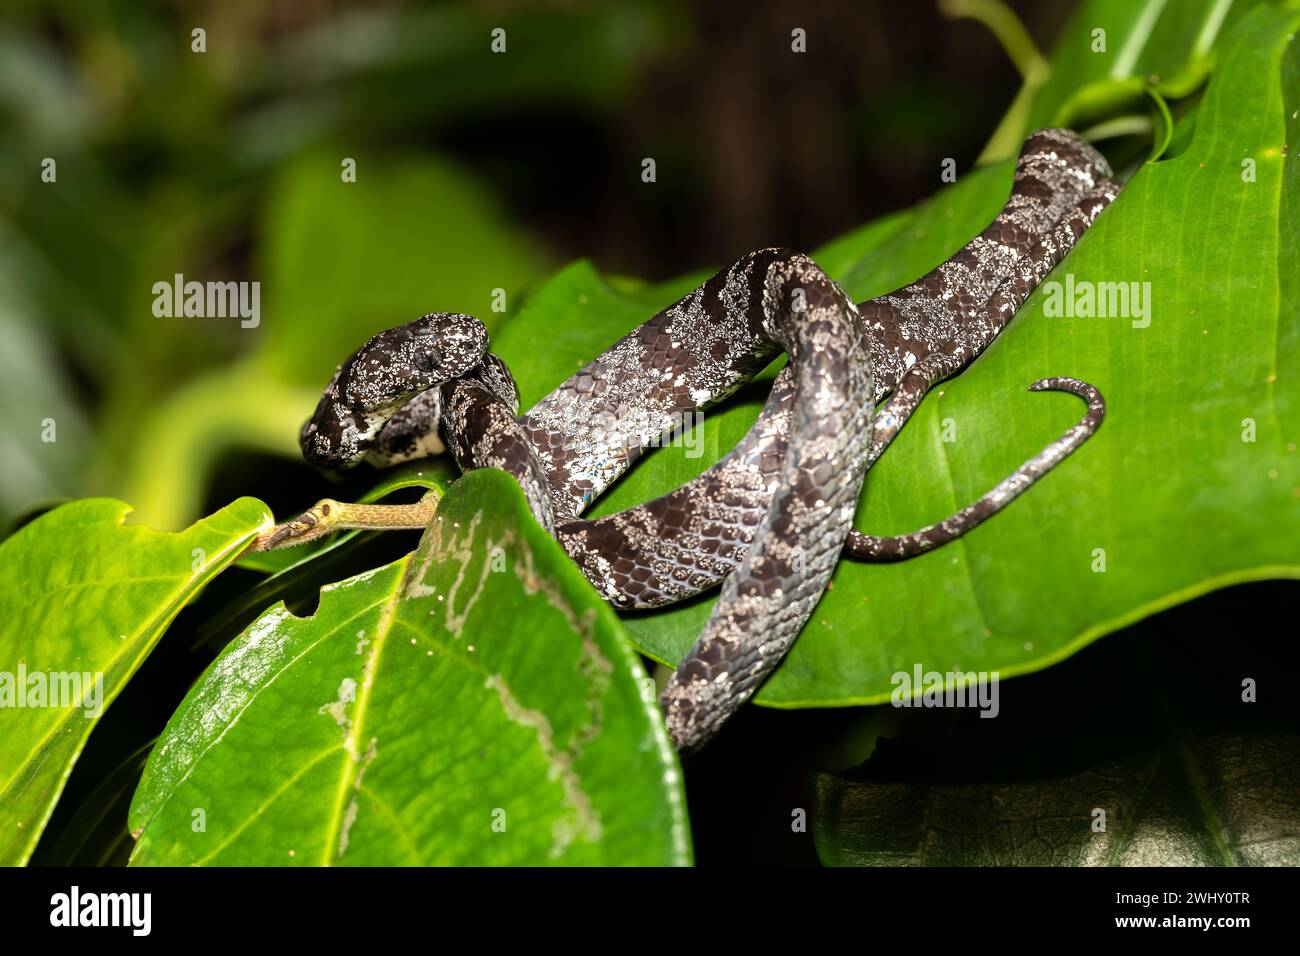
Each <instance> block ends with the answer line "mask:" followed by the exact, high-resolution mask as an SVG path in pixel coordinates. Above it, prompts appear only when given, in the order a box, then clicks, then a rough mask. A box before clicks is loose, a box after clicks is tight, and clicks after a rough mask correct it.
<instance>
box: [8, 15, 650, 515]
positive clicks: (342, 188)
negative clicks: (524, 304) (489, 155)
mask: <svg viewBox="0 0 1300 956" xmlns="http://www.w3.org/2000/svg"><path fill="white" fill-rule="evenodd" d="M272 6H273V7H274V9H272ZM673 15H674V14H673V8H672V7H671V6H665V5H661V4H655V5H651V4H645V3H634V4H621V5H619V6H617V7H610V8H601V7H596V6H591V7H586V6H579V7H567V6H566V7H554V8H549V9H531V10H530V9H522V8H514V7H504V8H502V7H496V6H484V7H476V6H466V5H438V6H434V7H431V8H422V7H403V6H401V5H395V4H394V5H380V6H376V7H373V8H364V9H352V10H344V11H342V12H338V13H335V12H333V11H328V10H323V9H321V8H319V7H317V6H316V5H313V4H304V3H294V4H279V5H264V4H259V3H251V2H239V3H221V4H218V3H200V4H192V5H185V6H183V7H182V6H179V5H176V6H173V5H169V4H158V3H139V2H135V0H116V2H106V3H97V4H91V5H86V4H80V3H75V2H66V3H54V4H37V3H19V4H16V5H13V6H12V8H11V9H10V10H8V11H7V13H6V20H5V21H4V22H3V24H0V187H2V188H0V331H3V333H4V334H5V341H6V348H5V349H4V350H3V351H2V352H0V398H2V399H3V409H4V412H3V416H2V417H0V429H2V431H0V455H3V458H0V468H3V471H4V474H5V481H4V483H3V485H2V486H0V488H2V489H3V490H2V491H0V518H9V519H12V518H14V517H17V516H20V515H22V514H23V513H25V512H28V511H30V510H31V509H32V508H33V507H37V506H39V505H40V504H41V503H42V502H47V501H49V500H52V499H56V498H58V497H63V496H72V495H77V494H84V493H88V492H94V493H117V494H122V495H124V496H125V497H127V498H128V500H130V501H132V503H133V504H134V505H135V508H136V511H137V513H138V517H139V518H140V519H142V520H147V521H149V522H150V523H152V524H154V525H155V526H157V527H161V528H170V527H179V526H181V525H183V524H185V523H186V522H187V521H188V520H190V519H191V518H193V517H194V516H195V515H196V514H197V513H198V512H199V511H200V510H201V508H202V506H203V503H204V495H205V488H206V486H207V483H208V481H209V479H210V471H211V469H212V468H213V467H214V466H215V464H216V463H217V462H219V461H220V460H221V459H222V457H223V456H224V455H226V454H227V453H228V452H229V451H230V450H231V449H232V448H235V447H247V448H253V449H257V450H259V451H264V452H270V453H274V454H277V455H285V456H295V455H296V453H297V449H296V435H297V428H298V425H299V424H300V423H301V421H302V419H303V418H304V417H305V415H306V413H307V412H308V411H309V410H310V408H311V406H312V405H313V404H314V401H315V396H316V395H317V394H318V393H319V389H320V387H321V386H322V385H323V384H324V380H325V379H326V378H327V377H328V375H329V374H330V372H331V371H332V369H333V366H334V364H335V363H337V361H338V360H339V359H340V358H341V357H342V356H344V355H346V354H347V352H348V351H349V350H350V349H351V348H355V347H356V346H357V345H358V344H360V342H361V341H363V340H364V338H365V337H366V336H367V335H368V334H370V333H372V332H374V331H377V330H379V329H381V328H384V327H388V326H391V325H394V324H396V323H398V322H401V321H406V320H409V319H410V318H413V317H415V316H416V315H419V314H421V313H423V312H425V311H428V310H429V309H430V308H434V307H437V308H443V309H461V310H466V311H471V312H473V313H474V314H477V315H479V316H480V317H483V318H484V319H485V320H487V321H488V322H489V324H491V320H492V319H493V318H499V317H500V316H497V315H494V313H493V312H492V311H491V301H492V294H493V290H494V289H497V288H500V289H504V290H505V293H506V302H507V305H508V307H509V308H512V307H513V306H514V303H515V299H516V295H517V293H519V292H520V291H521V290H523V289H525V288H526V287H527V285H528V284H529V283H530V282H531V281H533V280H534V279H535V278H537V277H538V276H540V275H541V274H543V272H544V271H546V269H547V268H548V267H549V266H551V265H553V263H551V262H549V261H548V258H547V256H546V255H545V254H544V253H543V252H542V249H541V245H540V243H539V242H538V241H537V240H535V239H534V238H532V237H530V236H529V235H528V233H527V232H526V231H525V230H523V229H522V228H520V227H519V226H518V225H517V224H514V223H511V222H509V221H507V220H506V218H505V217H504V216H503V213H502V212H501V209H500V207H499V204H498V202H497V201H496V200H495V199H494V197H493V196H492V195H491V193H490V191H489V190H488V189H486V188H485V186H484V185H483V183H482V182H481V181H480V179H479V177H478V176H477V175H476V174H475V172H474V171H473V170H472V169H468V168H464V167H463V166H462V165H459V164H458V163H457V162H455V161H454V160H452V159H449V158H448V157H447V156H446V155H444V154H442V153H441V152H440V151H439V148H438V145H437V143H438V134H439V131H440V130H441V129H443V128H444V127H445V126H446V125H447V124H453V123H456V122H458V121H460V120H461V119H463V118H464V117H465V116H467V115H473V116H474V117H475V118H476V119H477V120H478V121H490V119H491V116H492V115H493V114H494V113H496V114H500V115H514V114H516V113H518V112H519V111H520V110H528V109H530V108H534V107H540V106H549V107H552V108H560V109H563V110H566V111H576V112H581V113H591V114H594V115H604V114H608V112H609V111H611V110H613V109H615V108H616V107H617V105H618V103H619V102H620V98H621V97H622V96H624V95H625V92H626V89H627V86H628V83H629V80H630V78H631V77H632V76H633V75H634V74H635V72H636V71H637V69H638V68H639V67H640V65H641V64H643V63H644V62H645V60H646V59H647V57H649V56H651V55H652V54H654V53H656V52H657V51H659V50H660V49H661V48H662V46H663V44H664V43H665V42H666V41H665V38H666V36H668V35H669V33H670V30H669V26H668V25H669V23H670V21H671V19H672V17H673ZM196 26H201V27H202V28H203V29H205V30H206V52H205V53H201V54H200V53H195V52H192V51H191V29H192V28H194V27H196ZM498 26H499V27H502V28H504V29H505V30H506V31H507V37H508V38H509V42H510V44H511V45H510V47H509V49H510V54H511V55H510V56H507V57H494V56H493V54H492V53H491V52H490V50H489V42H490V31H491V30H492V29H493V28H494V27H498ZM556 49H562V50H564V53H565V55H564V56H563V57H556V56H555V55H554V51H555V50H556ZM503 135H504V134H503ZM46 157H50V158H53V159H54V160H55V161H56V163H57V166H56V177H57V178H56V180H55V182H53V183H47V182H42V180H41V178H40V173H41V169H42V161H43V160H44V159H45V158H46ZM344 157H351V158H353V159H355V160H356V162H357V181H356V182H355V183H344V182H343V181H342V177H341V175H340V173H341V167H340V164H341V162H342V159H343V158H344ZM177 273H180V274H183V275H184V276H185V277H186V279H187V280H198V281H208V280H223V281H224V280H240V281H257V282H260V283H261V285H262V288H261V322H260V324H259V326H258V327H257V328H250V329H243V328H241V327H240V324H239V322H238V321H235V320H230V319H211V318H208V319H203V318H157V317H155V316H154V315H153V312H152V306H153V293H152V287H153V284H154V283H155V282H159V281H169V280H170V279H171V277H172V276H173V275H175V274H177ZM509 308H508V309H507V313H508V311H509ZM46 419H53V421H54V423H55V432H54V437H55V439H56V440H55V441H53V442H49V441H46V440H42V429H43V425H42V423H43V422H44V421H45V420H46ZM45 437H47V438H48V430H46V436H45ZM249 490H256V489H254V488H252V487H250V488H249Z"/></svg>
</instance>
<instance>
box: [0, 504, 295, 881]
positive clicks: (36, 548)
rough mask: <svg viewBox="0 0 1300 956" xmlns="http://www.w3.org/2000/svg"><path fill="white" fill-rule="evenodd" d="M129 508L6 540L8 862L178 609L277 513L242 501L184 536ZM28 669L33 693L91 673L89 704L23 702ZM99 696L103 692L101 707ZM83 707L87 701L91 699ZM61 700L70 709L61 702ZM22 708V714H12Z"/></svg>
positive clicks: (3, 740) (1, 646)
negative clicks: (152, 525)
mask: <svg viewBox="0 0 1300 956" xmlns="http://www.w3.org/2000/svg"><path fill="white" fill-rule="evenodd" d="M129 510H130V508H129V506H127V505H126V504H124V503H122V502H120V501H113V500H111V499H108V498H90V499H86V500H83V501H77V502H73V503H72V504H67V505H64V506H63V507H61V508H56V509H55V510H54V511H51V512H50V513H49V514H46V515H43V516H42V517H40V518H38V519H37V520H36V521H33V522H32V523H31V524H29V525H27V526H26V527H24V528H23V529H22V530H21V531H19V532H18V533H17V534H15V535H14V536H13V537H12V538H10V539H9V540H7V541H5V542H4V544H0V620H3V621H4V630H3V633H0V670H2V671H3V673H2V674H0V693H2V692H3V691H4V688H5V682H6V678H7V680H8V681H11V682H13V683H9V684H8V692H9V694H10V695H13V696H10V697H8V698H4V697H0V699H3V700H4V701H5V704H4V706H5V709H4V710H2V711H0V864H16V863H22V862H24V861H25V860H26V859H27V857H28V856H30V855H31V852H32V848H33V847H34V846H35V845H36V840H37V838H39V836H40V834H41V830H42V828H43V827H44V826H45V823H46V821H47V820H48V819H49V815H50V813H51V811H52V810H53V809H54V803H55V801H56V800H57V799H58V797H59V794H60V793H61V792H62V790H63V785H64V782H65V781H66V780H67V778H68V774H70V773H71V772H72V767H73V764H74V763H76V760H77V757H78V756H79V755H80V754H81V749H82V747H83V746H85V743H86V738H87V737H89V736H90V731H91V729H92V728H93V727H94V726H95V723H96V722H97V720H98V718H99V716H100V714H101V713H102V710H103V708H104V707H107V706H108V705H109V704H110V703H112V701H113V699H114V698H115V697H117V695H118V693H119V692H120V691H121V690H122V688H123V687H124V686H125V684H126V682H127V681H128V680H129V679H130V678H131V675H133V674H134V673H135V671H136V669H137V668H138V667H139V666H140V664H141V663H142V662H143V661H144V659H145V658H146V657H147V656H148V654H149V652H150V651H151V650H152V649H153V647H154V644H156V643H157V641H158V638H159V637H160V636H161V635H162V633H163V631H164V630H166V628H167V625H168V624H169V623H170V622H171V620H172V618H174V617H175V616H176V614H177V612H179V611H180V609H181V608H182V607H184V606H185V604H186V602H188V601H189V600H190V599H191V598H192V597H193V596H194V595H195V594H196V593H197V592H198V591H199V589H200V588H202V587H203V585H204V584H206V583H207V582H208V581H209V580H211V579H212V578H213V577H214V576H215V575H216V574H217V573H218V572H219V571H221V569H222V568H224V567H226V565H228V564H230V562H232V561H233V560H234V559H235V558H236V557H237V556H238V554H239V552H240V551H241V550H243V548H244V546H245V545H246V544H247V543H248V542H249V541H250V540H251V539H252V537H253V536H254V535H255V534H256V533H257V532H258V531H259V530H260V529H261V528H263V527H264V526H266V525H267V524H268V523H269V522H270V520H271V516H270V515H269V514H268V513H267V510H266V508H265V507H264V506H263V505H262V504H261V502H258V501H255V500H253V499H251V498H241V499H240V500H238V501H236V502H235V503H234V504H232V505H230V506H229V507H227V508H224V509H222V510H221V511H219V512H217V513H216V514H214V515H212V516H211V517H209V518H205V519H204V520H203V521H200V522H198V523H197V524H195V525H194V526H193V527H191V528H189V529H187V530H186V531H184V532H182V533H179V534H163V533H159V532H156V531H151V530H149V529H148V528H145V527H142V526H140V525H124V524H123V523H122V519H123V517H125V515H126V513H127V512H128V511H129ZM20 668H21V669H22V671H24V672H25V673H26V675H27V682H32V680H33V678H34V677H35V676H36V675H45V678H44V679H43V680H42V679H39V678H38V679H37V680H36V681H35V682H34V683H30V684H29V687H28V689H29V690H34V689H36V688H37V687H38V686H39V685H40V684H42V683H44V684H46V685H48V686H49V687H53V686H54V684H53V681H52V680H50V678H49V675H50V674H51V673H54V674H57V675H60V678H59V679H60V681H62V680H63V679H64V676H63V675H69V676H68V677H67V680H68V681H71V677H70V675H73V674H76V675H85V674H89V675H91V677H90V679H89V680H84V679H81V678H80V677H79V680H81V683H80V685H73V684H71V683H68V684H66V685H64V684H61V685H60V686H61V687H64V688H65V690H66V691H67V692H68V693H70V692H74V691H75V688H76V686H81V687H82V692H83V693H84V691H85V690H86V688H88V687H91V686H94V685H95V683H96V675H98V678H99V680H100V681H101V682H102V683H101V684H99V686H100V687H102V692H100V691H95V692H92V697H91V698H90V700H89V702H90V704H91V706H90V707H85V706H82V705H80V704H79V703H77V702H76V701H74V700H73V699H72V698H70V697H69V696H68V693H64V692H61V693H60V696H59V698H58V700H57V701H56V700H55V697H54V695H53V694H46V695H45V697H44V698H43V700H42V703H41V704H37V703H36V702H35V698H33V697H31V696H26V697H24V698H23V699H19V698H18V697H17V696H16V686H15V684H16V682H17V680H18V676H19V673H20V670H19V669H20ZM95 697H99V700H98V701H97V703H98V704H99V706H98V707H96V706H94V704H95V703H96V700H95ZM77 700H81V701H85V700H86V698H85V697H79V698H77ZM54 703H61V704H64V705H65V706H51V705H52V704H54ZM10 708H13V709H10Z"/></svg>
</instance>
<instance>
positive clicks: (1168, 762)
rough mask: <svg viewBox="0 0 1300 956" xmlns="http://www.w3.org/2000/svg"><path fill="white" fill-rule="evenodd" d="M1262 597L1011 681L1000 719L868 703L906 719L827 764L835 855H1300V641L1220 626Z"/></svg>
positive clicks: (851, 862) (1165, 862) (817, 811)
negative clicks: (1228, 638) (853, 764)
mask: <svg viewBox="0 0 1300 956" xmlns="http://www.w3.org/2000/svg"><path fill="white" fill-rule="evenodd" d="M1274 590H1275V591H1277V592H1279V597H1280V598H1281V600H1279V601H1278V604H1279V605H1282V604H1285V603H1286V602H1287V601H1290V600H1294V598H1295V592H1296V588H1295V587H1294V586H1291V587H1290V588H1289V589H1287V588H1281V587H1278V586H1275V587H1274ZM1259 595H1260V589H1259V587H1258V586H1257V587H1256V588H1255V590H1254V591H1253V592H1252V591H1249V590H1244V591H1242V592H1240V593H1238V594H1237V595H1235V596H1230V595H1227V594H1225V595H1223V596H1222V599H1218V598H1216V599H1210V600H1208V601H1203V602H1199V603H1198V604H1197V605H1191V606H1188V607H1186V608H1182V609H1180V610H1179V612H1177V613H1176V614H1173V615H1169V616H1167V618H1164V619H1159V620H1157V621H1152V622H1149V623H1147V624H1143V625H1141V626H1140V627H1139V628H1135V629H1134V630H1135V631H1138V632H1139V633H1133V634H1129V635H1126V637H1127V639H1126V640H1125V641H1123V642H1109V641H1108V642H1104V643H1103V644H1101V645H1098V646H1096V647H1093V648H1089V650H1088V651H1087V652H1085V653H1083V654H1080V655H1079V656H1078V657H1076V658H1075V659H1074V660H1072V661H1070V663H1069V664H1067V665H1065V666H1063V667H1060V668H1055V669H1053V670H1051V671H1049V672H1047V673H1044V674H1039V675H1036V676H1034V677H1032V678H1029V679H1027V680H1022V681H1013V682H1011V683H1010V684H1002V685H1000V686H998V687H997V688H996V691H997V693H996V698H995V699H996V701H997V709H996V717H995V718H994V719H982V718H981V717H979V716H977V715H976V713H975V712H974V711H972V710H964V711H961V712H960V716H957V714H958V712H957V711H954V710H951V709H950V710H947V711H935V710H925V711H918V710H915V709H899V710H891V709H889V708H878V709H875V710H872V711H868V713H877V712H878V711H879V710H885V711H887V712H888V713H890V714H892V715H895V716H899V717H903V719H904V725H905V727H906V728H907V729H906V731H905V732H903V733H902V734H901V735H898V734H897V732H896V733H895V736H892V737H888V738H884V739H882V740H880V741H878V742H877V744H876V749H875V751H874V753H873V754H872V756H871V758H870V759H869V760H867V761H866V762H865V763H864V764H863V765H862V766H860V767H858V768H856V769H854V770H851V771H848V772H845V773H842V774H827V773H823V774H819V775H818V776H817V778H816V785H815V794H816V796H815V801H814V804H813V806H814V810H813V813H812V830H813V836H814V838H815V840H816V843H817V852H818V855H819V857H820V858H821V860H822V862H823V863H825V864H827V865H835V866H900V865H907V866H918V865H921V866H923V865H939V866H989V865H992V866H1008V865H1013V866H1234V865H1245V866H1295V865H1297V864H1298V863H1300V721H1297V715H1300V710H1297V708H1296V707H1295V704H1294V698H1293V696H1292V695H1291V694H1290V693H1289V692H1288V689H1287V688H1286V687H1285V686H1284V682H1278V681H1277V680H1274V679H1270V675H1284V674H1290V673H1293V672H1294V670H1295V667H1296V664H1297V655H1296V652H1295V649H1294V647H1291V646H1286V645H1282V644H1279V643H1277V642H1273V641H1271V640H1270V639H1269V636H1268V635H1266V634H1262V633H1261V634H1257V635H1255V636H1254V639H1250V640H1244V641H1239V642H1234V643H1233V644H1232V645H1231V646H1226V645H1225V644H1224V643H1223V641H1222V638H1221V636H1220V635H1221V634H1222V633H1223V631H1224V630H1225V629H1227V628H1230V627H1232V625H1233V623H1234V620H1237V619H1239V617H1240V615H1242V614H1250V613H1251V612H1252V610H1253V609H1254V608H1255V607H1256V606H1258V603H1259V601H1260V596H1259ZM1211 622H1212V623H1213V625H1214V626H1209V625H1210V624H1211ZM1207 660H1213V661H1214V662H1215V663H1214V666H1213V667H1206V666H1205V663H1204V662H1205V661H1207ZM1248 678H1249V680H1250V690H1249V691H1247V690H1246V688H1245V686H1244V683H1245V681H1246V680H1247V679H1248ZM912 687H913V688H915V685H914V684H913V685H912ZM992 690H994V687H993V686H992V685H986V686H985V692H986V694H988V692H989V691H992ZM1248 697H1249V700H1248V699H1247V698H1248ZM985 699H986V700H988V699H991V697H989V696H986V698H985ZM950 717H951V721H952V726H951V730H950V731H949V733H948V734H947V735H946V738H945V739H942V740H941V742H939V743H934V742H932V741H931V740H930V739H929V738H931V737H933V736H934V734H933V731H934V729H935V725H936V723H942V722H944V721H945V720H946V719H948V718H950Z"/></svg>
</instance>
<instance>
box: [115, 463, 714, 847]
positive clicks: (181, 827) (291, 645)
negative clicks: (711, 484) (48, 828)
mask: <svg viewBox="0 0 1300 956" xmlns="http://www.w3.org/2000/svg"><path fill="white" fill-rule="evenodd" d="M198 811H202V815H203V816H204V817H205V823H206V828H205V829H203V830H199V829H197V827H196V825H195V820H196V819H197V814H198ZM494 823H495V824H496V827H495V828H494ZM130 825H131V829H132V831H133V832H135V833H137V834H138V835H139V843H138V844H137V847H136V850H135V853H134V856H133V863H136V864H169V865H170V864H180V863H213V864H223V865H224V864H231V865H234V864H238V865H247V864H283V865H289V864H305V865H316V864H375V863H387V864H462V863H470V864H480V865H482V864H550V863H564V864H597V863H605V864H612V863H618V864H638V863H639V864H680V863H688V862H689V861H690V849H689V837H688V830H687V824H686V819H685V806H684V801H683V796H682V790H681V777H680V770H679V768H678V765H677V760H676V756H675V755H674V753H673V752H672V750H671V748H670V746H669V744H668V741H667V738H666V736H665V734H664V731H663V727H662V721H661V719H660V717H659V714H658V710H657V706H656V704H655V700H654V694H653V685H652V683H651V682H650V681H649V679H648V678H646V677H645V674H644V672H643V671H642V669H641V665H640V663H639V661H638V660H637V658H636V656H635V654H634V653H633V652H632V650H631V648H630V647H629V646H628V644H627V643H626V641H625V639H624V636H623V633H622V629H621V628H620V627H619V624H618V619H617V617H616V616H615V615H614V614H613V612H612V611H611V610H610V609H609V608H608V607H607V606H606V605H605V604H604V603H603V602H602V601H601V600H600V598H599V596H598V595H597V594H596V592H595V591H594V589H592V587H591V586H590V585H589V584H588V583H587V582H586V580H585V579H584V578H583V577H582V575H581V574H580V573H579V572H578V571H577V569H576V568H574V566H573V565H572V563H571V562H569V560H568V558H567V557H566V556H565V554H564V552H563V551H562V550H561V549H560V547H559V545H558V544H556V543H555V541H554V540H552V539H551V537H550V536H549V535H547V534H546V533H545V532H544V531H543V530H542V529H541V528H540V527H539V526H538V525H537V524H536V523H535V522H534V521H533V520H532V517H531V515H530V514H529V512H528V508H527V505H526V503H525V502H524V499H523V496H522V493H521V492H520V491H519V489H518V486H517V485H515V483H514V482H513V481H512V480H511V479H510V478H508V477H507V476H506V475H504V474H502V473H501V472H495V471H482V472H474V473H472V474H470V475H467V476H466V477H465V478H463V479H462V480H460V481H459V482H457V483H456V484H455V485H453V486H452V488H451V490H450V491H449V492H448V493H447V495H446V496H445V497H444V498H443V499H442V501H441V503H440V505H439V509H438V516H437V518H436V519H435V520H434V522H433V523H432V525H431V526H430V528H429V530H428V531H427V532H426V533H425V536H424V538H423V540H422V542H421V545H420V548H419V550H418V551H417V552H415V553H414V554H412V555H408V556H406V557H404V558H402V559H400V560H398V561H395V562H393V563H392V564H390V565H387V566H386V567H383V568H380V569H378V570H376V571H372V572H368V573H366V574H362V575H359V576H357V577H354V578H351V579H349V580H347V581H344V582H342V583H341V584H338V585H334V586H332V587H329V588H325V589H323V590H322V592H321V601H320V606H319V609H318V610H317V611H316V613H315V615H313V616H312V617H310V618H295V617H293V616H291V615H289V614H288V613H287V612H286V611H285V610H284V609H283V607H282V606H279V607H277V608H274V609H272V610H271V611H269V612H267V613H266V614H264V615H262V617H261V618H259V619H258V620H257V621H255V622H254V623H253V624H252V625H251V626H250V627H249V629H248V630H247V631H246V632H245V634H244V635H243V636H241V637H240V638H239V639H238V640H236V641H235V642H234V643H233V644H232V645H231V646H230V647H229V648H228V649H227V650H226V651H225V652H224V653H223V654H222V655H221V656H220V657H219V658H218V659H217V660H216V662H215V663H214V664H213V665H212V667H211V668H210V669H209V670H208V671H207V673H206V674H205V675H204V677H203V678H202V679H200V681H199V682H198V683H197V684H196V685H195V686H194V688H193V689H192V690H191V692H190V694H189V695H188V696H187V697H186V699H185V701H184V703H183V704H182V705H181V707H180V708H179V709H178V710H177V712H176V714H175V715H174V716H173V717H172V720H171V721H170V723H169V724H168V726H167V729H166V730H165V731H164V733H163V735H162V737H161V739H160V741H159V745H158V747H157V749H156V750H155V751H154V753H153V755H152V757H151V758H150V761H149V765H148V767H147V768H146V770H145V774H144V778H143V780H142V781H141V783H140V788H139V790H138V791H137V793H136V797H135V800H134V801H133V804H132V808H131V817H130Z"/></svg>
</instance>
